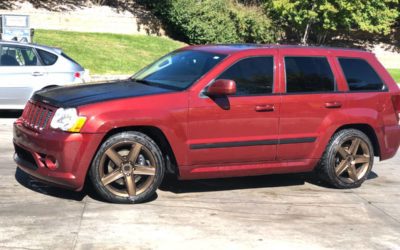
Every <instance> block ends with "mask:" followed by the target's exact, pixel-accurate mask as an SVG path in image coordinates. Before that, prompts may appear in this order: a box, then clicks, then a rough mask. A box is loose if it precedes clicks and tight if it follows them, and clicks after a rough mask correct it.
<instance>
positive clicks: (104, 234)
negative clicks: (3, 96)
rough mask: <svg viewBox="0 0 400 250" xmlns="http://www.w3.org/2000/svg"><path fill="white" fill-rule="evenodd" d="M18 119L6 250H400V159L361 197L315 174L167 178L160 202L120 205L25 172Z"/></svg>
mask: <svg viewBox="0 0 400 250" xmlns="http://www.w3.org/2000/svg"><path fill="white" fill-rule="evenodd" d="M2 116H3V117H4V116H8V117H13V116H16V115H13V114H2ZM12 121H13V118H7V119H4V118H3V119H0V190H1V193H0V249H189V248H190V249H215V248H218V249H266V248H270V249H277V248H280V249H282V248H283V249H288V248H290V249H292V248H300V249H342V248H343V247H345V248H351V249H400V209H399V208H400V207H399V204H400V194H399V190H400V168H399V167H400V154H397V156H396V157H395V158H394V159H391V160H389V161H385V162H377V163H376V164H375V167H374V169H373V170H374V172H373V173H372V174H371V175H370V179H369V180H368V181H366V183H364V185H363V186H362V187H361V188H358V189H354V190H336V189H331V188H327V187H324V186H321V185H319V184H318V183H316V182H315V181H313V179H312V178H310V177H309V175H306V174H304V175H303V174H300V175H299V174H297V175H274V176H260V177H246V178H232V179H220V180H198V181H176V180H167V181H165V182H164V183H163V186H162V188H161V190H159V191H158V192H157V197H156V198H155V199H154V200H153V201H151V202H148V203H145V204H139V205H116V204H109V203H105V202H102V201H99V199H98V198H97V197H96V196H95V195H94V194H93V192H92V191H91V189H90V188H87V189H86V190H84V191H83V192H80V193H75V192H70V191H65V190H62V189H58V188H52V187H48V186H46V185H44V184H41V183H39V182H37V181H34V180H32V179H30V178H29V177H28V176H26V175H25V174H23V173H22V172H20V171H16V168H15V164H14V163H13V161H12V154H13V148H12V142H11V140H12V132H11V127H12Z"/></svg>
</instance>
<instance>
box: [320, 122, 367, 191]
mask: <svg viewBox="0 0 400 250" xmlns="http://www.w3.org/2000/svg"><path fill="white" fill-rule="evenodd" d="M373 163H374V150H373V147H372V144H371V141H370V140H369V138H368V136H367V135H365V134H364V133H363V132H361V131H359V130H356V129H344V130H341V131H339V132H337V133H336V134H335V135H334V136H333V137H332V139H331V140H330V142H329V144H328V146H327V148H326V150H325V152H324V155H323V157H322V159H321V161H320V164H319V166H318V169H317V171H318V174H319V176H320V177H321V179H323V180H325V181H326V182H327V183H329V184H331V185H332V186H334V187H336V188H355V187H359V186H361V184H362V183H363V182H364V181H365V180H366V179H367V177H368V175H369V173H370V172H371V169H372V165H373Z"/></svg>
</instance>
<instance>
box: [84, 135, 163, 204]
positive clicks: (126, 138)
mask: <svg viewBox="0 0 400 250" xmlns="http://www.w3.org/2000/svg"><path fill="white" fill-rule="evenodd" d="M125 144H126V145H130V149H123V148H122V149H119V148H118V147H117V146H119V145H122V146H121V147H128V146H124V145H125ZM136 145H140V149H139V152H138V153H137V154H136V159H135V160H134V161H135V162H134V163H132V161H128V160H127V158H129V156H130V154H131V152H133V151H134V147H135V146H136ZM114 147H115V148H114ZM110 149H113V150H114V152H117V154H118V155H119V156H120V157H122V158H121V159H124V163H122V164H121V167H118V166H117V164H115V163H114V160H112V159H111V158H110V157H109V156H108V155H107V154H110V153H109V152H110V151H109V150H110ZM117 150H121V151H117ZM122 150H125V151H126V150H128V151H129V153H128V155H125V156H123V155H122V153H121V152H123V151H122ZM132 154H134V153H132ZM142 154H152V155H151V156H149V158H151V159H150V161H151V162H152V164H150V165H151V167H150V166H149V168H148V169H151V171H154V173H153V174H152V175H151V176H150V175H149V176H148V177H146V176H147V175H140V174H136V173H135V171H136V167H135V166H137V164H136V162H137V161H138V158H140V156H141V155H142ZM142 158H143V159H145V160H143V161H144V162H148V161H149V160H146V158H145V156H143V155H142ZM121 159H120V160H121ZM125 161H127V162H128V163H130V165H129V166H130V167H131V174H130V176H131V177H132V179H133V182H134V187H135V188H134V190H135V191H134V194H135V195H131V194H129V191H128V184H127V178H129V175H128V174H129V173H128V171H127V173H125V171H123V170H122V169H123V168H124V167H126V169H128V168H129V167H128V166H127V164H128V163H126V164H125ZM124 164H125V165H126V166H125V165H124ZM153 164H154V165H155V166H152V165H153ZM110 166H111V167H114V169H112V170H110V171H109V172H108V173H104V171H108V169H109V168H110ZM143 166H144V165H143ZM144 167H147V166H144ZM124 169H125V168H124ZM118 171H119V172H121V174H122V177H120V178H119V179H116V180H115V181H112V182H111V183H110V184H107V185H104V184H103V181H104V178H105V177H106V176H107V175H110V173H113V172H118ZM164 173H165V164H164V159H163V154H162V152H161V150H160V149H159V147H158V146H157V144H156V143H155V142H154V141H153V140H152V139H151V138H150V137H148V136H147V135H145V134H143V133H140V132H134V131H127V132H122V133H118V134H115V135H113V136H111V137H110V138H108V139H107V140H106V141H105V142H104V143H103V144H102V145H101V147H100V148H99V150H98V151H97V153H96V155H95V157H94V159H93V162H92V165H91V167H90V170H89V178H90V180H91V182H92V184H93V186H94V189H95V191H96V192H97V193H98V194H99V195H100V196H101V197H102V198H104V199H105V200H106V201H109V202H113V203H141V202H145V201H148V200H149V199H151V198H152V197H153V196H154V195H155V193H156V190H157V189H158V187H159V186H160V184H161V182H162V180H163V178H164ZM118 174H119V173H118ZM102 176H103V177H102ZM143 176H144V177H143ZM141 177H143V179H144V180H145V181H146V183H145V184H146V185H145V189H143V190H142V192H141V193H137V194H136V190H137V187H138V185H139V182H140V180H141V179H139V181H137V182H136V179H137V178H141ZM150 177H151V180H149V179H145V178H150ZM102 178H103V179H102ZM102 180H103V181H102ZM130 181H132V180H130ZM110 185H115V186H118V187H121V189H117V188H115V187H113V186H110ZM124 185H125V188H126V195H125V194H124V193H123V191H124Z"/></svg>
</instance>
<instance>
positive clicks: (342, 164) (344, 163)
mask: <svg viewBox="0 0 400 250" xmlns="http://www.w3.org/2000/svg"><path fill="white" fill-rule="evenodd" d="M348 167H349V165H348V164H347V161H346V160H342V161H341V162H340V163H339V165H338V166H337V167H336V168H335V172H336V176H340V175H341V174H342V173H343V172H344V171H345V170H346V169H347V168H348Z"/></svg>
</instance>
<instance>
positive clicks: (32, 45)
mask: <svg viewBox="0 0 400 250" xmlns="http://www.w3.org/2000/svg"><path fill="white" fill-rule="evenodd" d="M2 44H7V45H18V46H25V47H32V48H38V49H42V50H46V51H49V52H53V53H56V54H61V53H62V50H61V49H60V48H55V47H50V46H46V45H41V44H36V43H23V42H17V41H5V40H0V45H2Z"/></svg>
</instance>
